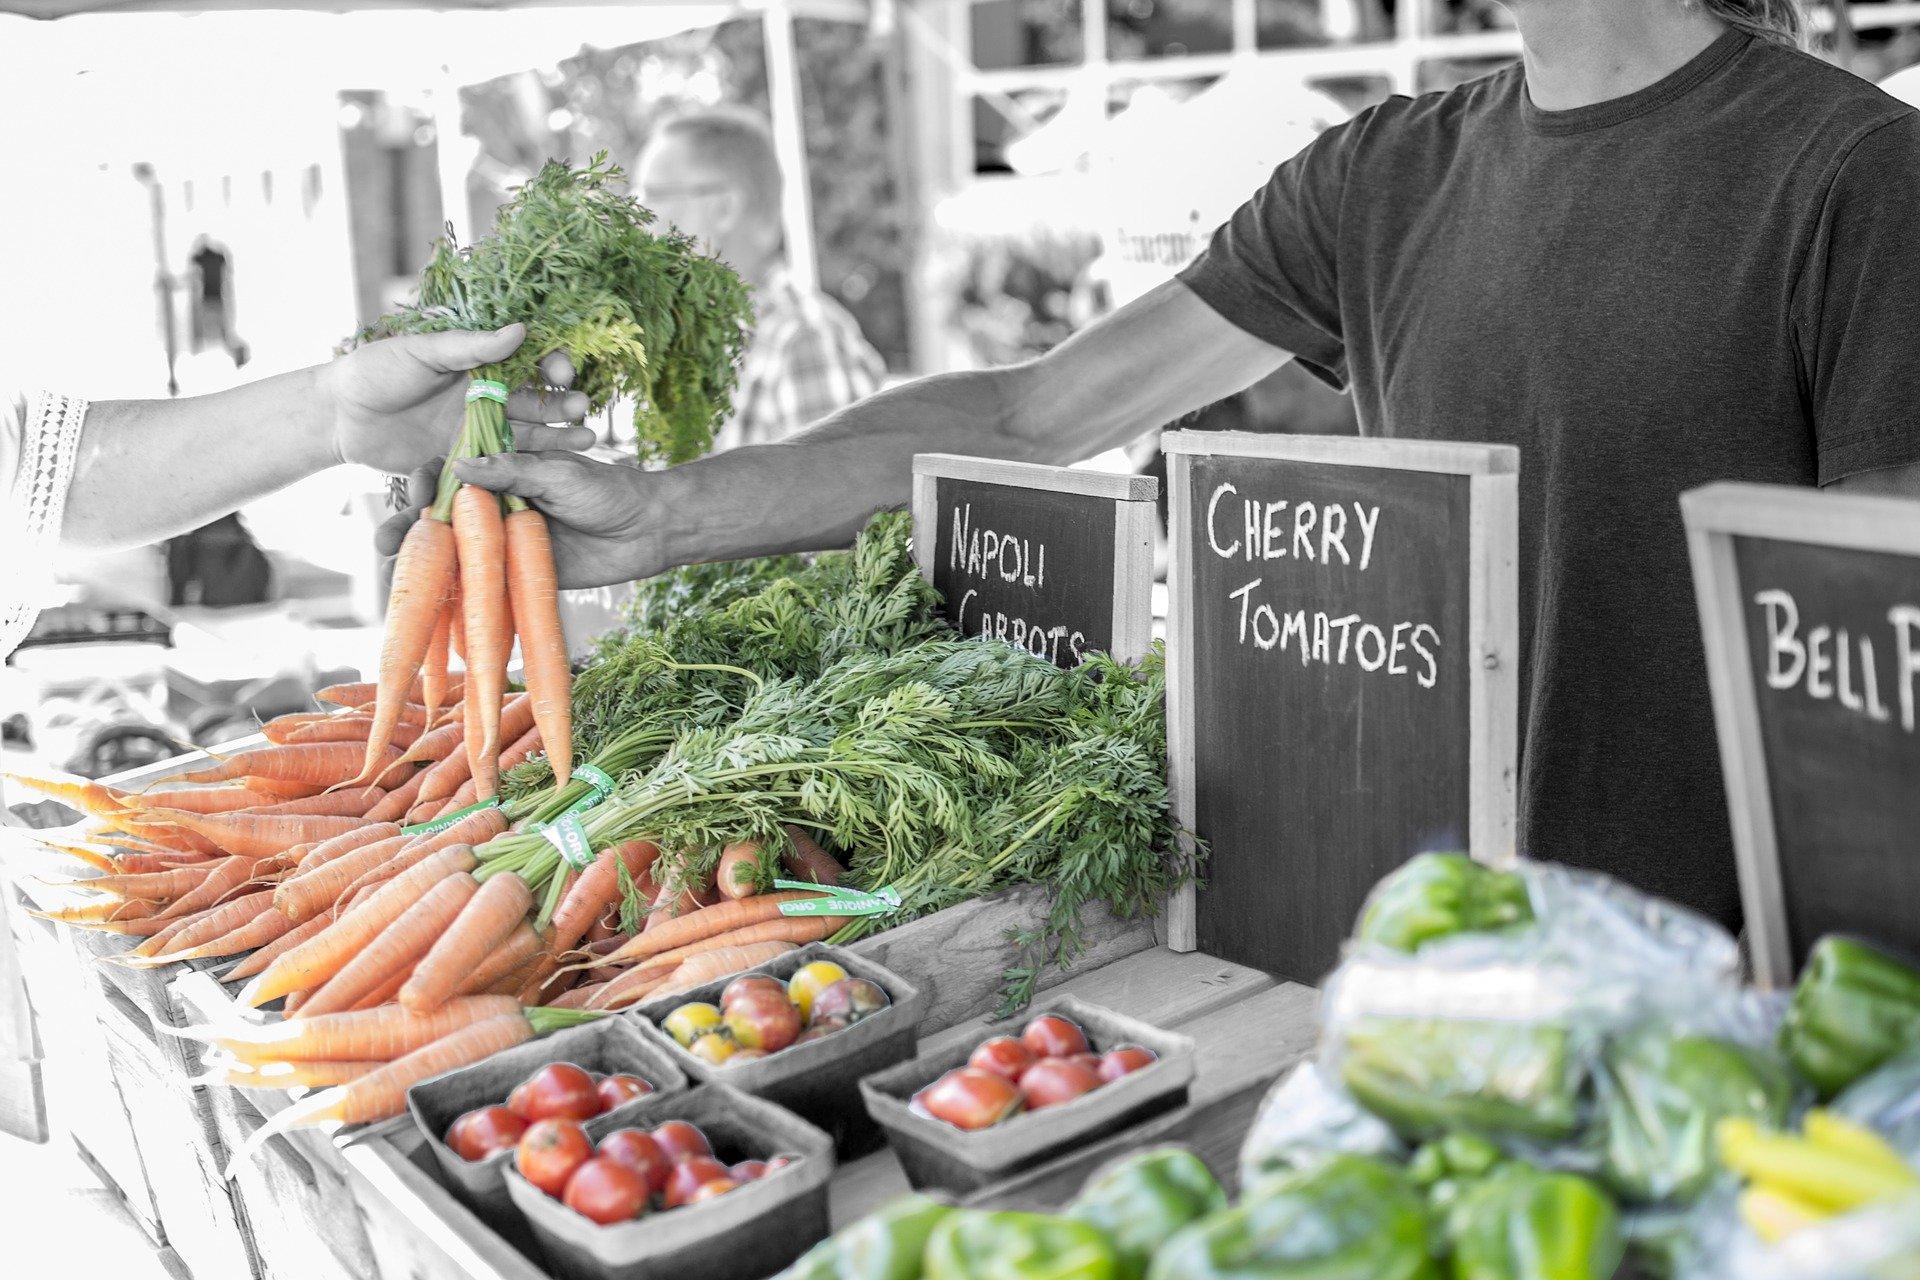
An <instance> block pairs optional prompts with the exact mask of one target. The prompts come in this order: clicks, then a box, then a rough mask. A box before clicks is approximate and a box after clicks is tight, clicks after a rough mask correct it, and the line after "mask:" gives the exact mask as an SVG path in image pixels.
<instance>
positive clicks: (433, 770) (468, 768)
mask: <svg viewBox="0 0 1920 1280" xmlns="http://www.w3.org/2000/svg"><path fill="white" fill-rule="evenodd" d="M469 705H471V703H470V702H469V701H462V702H461V704H460V708H461V712H462V714H463V715H464V714H466V708H467V707H468V706H469ZM460 743H461V746H459V747H455V748H453V749H452V750H449V751H448V752H447V754H446V755H445V756H443V757H441V759H440V762H439V763H438V764H434V765H431V766H429V767H428V769H427V776H426V778H425V779H424V780H423V781H422V782H421V783H420V790H419V791H418V792H416V793H415V797H414V804H415V806H416V807H417V806H419V805H424V804H426V803H428V802H429V801H440V800H445V799H446V798H447V797H448V796H450V795H452V794H453V793H454V792H456V791H458V790H459V789H460V784H461V783H463V782H465V781H466V780H467V779H468V778H470V777H472V776H473V761H472V760H471V759H469V758H468V756H467V753H466V751H465V750H464V745H465V743H466V726H465V724H462V725H461V737H460Z"/></svg>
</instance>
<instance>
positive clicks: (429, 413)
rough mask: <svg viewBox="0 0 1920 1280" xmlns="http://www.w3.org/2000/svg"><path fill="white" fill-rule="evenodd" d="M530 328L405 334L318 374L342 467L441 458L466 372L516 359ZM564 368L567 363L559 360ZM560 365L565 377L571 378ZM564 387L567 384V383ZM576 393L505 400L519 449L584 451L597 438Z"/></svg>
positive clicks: (456, 418)
mask: <svg viewBox="0 0 1920 1280" xmlns="http://www.w3.org/2000/svg"><path fill="white" fill-rule="evenodd" d="M525 337H526V329H525V328H524V327H523V326H521V325H517V324H510V325H508V326H507V327H506V328H504V329H499V330H496V331H494V332H492V333H475V332H462V331H450V332H447V333H421V334H407V335H403V336H401V337H397V338H385V339H382V340H381V341H379V342H370V343H367V344H366V345H365V346H362V347H358V348H356V349H354V350H353V351H351V352H349V353H348V354H347V355H344V356H342V357H340V358H339V359H338V360H335V361H334V362H333V363H332V364H329V365H325V366H323V367H322V368H321V370H320V377H321V380H322V385H323V387H324V389H325V391H326V393H327V394H328V395H329V397H330V398H331V400H332V403H333V418H334V424H333V432H334V438H333V447H334V453H335V454H336V456H338V457H339V459H340V460H341V461H342V462H360V463H364V464H366V465H367V466H370V467H374V468H377V469H378V470H381V471H388V472H393V473H395V474H404V473H406V472H409V471H411V470H413V469H414V468H415V467H418V466H420V465H421V464H423V463H424V462H426V461H427V459H429V458H432V457H435V456H436V455H439V454H444V453H445V452H446V451H447V448H448V446H450V445H451V444H452V443H453V440H454V437H455V436H456V435H458V434H459V431H460V419H461V415H462V414H463V412H464V411H465V405H466V394H467V383H468V381H469V377H468V374H469V371H470V370H473V369H475V368H478V367H479V366H480V365H483V364H487V363H489V362H491V361H495V360H503V359H505V358H506V357H507V356H509V355H511V354H513V352H514V350H515V349H516V348H518V347H519V345H520V343H521V342H522V340H524V339H525ZM562 364H564V362H562ZM566 372H567V371H566V370H565V369H564V368H563V370H562V373H563V377H564V376H565V374H566ZM563 385H564V383H563ZM586 412H587V400H586V397H585V396H583V395H581V394H580V393H578V392H548V391H540V392H535V391H525V390H522V391H516V392H515V393H514V394H513V396H512V397H511V398H510V399H509V400H508V401H507V417H508V418H509V419H510V420H511V421H512V422H513V430H514V440H515V443H517V444H518V445H519V447H520V448H522V449H585V448H587V447H588V446H590V445H591V444H592V443H593V433H592V432H591V431H589V430H588V429H587V428H585V427H583V426H577V425H576V426H560V427H554V426H547V425H543V424H547V423H578V422H579V421H580V419H581V418H584V417H585V416H586Z"/></svg>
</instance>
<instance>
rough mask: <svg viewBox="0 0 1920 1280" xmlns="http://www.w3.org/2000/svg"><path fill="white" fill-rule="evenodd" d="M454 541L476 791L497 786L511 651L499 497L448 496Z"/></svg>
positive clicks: (483, 793) (470, 488) (463, 491)
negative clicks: (503, 694)
mask: <svg viewBox="0 0 1920 1280" xmlns="http://www.w3.org/2000/svg"><path fill="white" fill-rule="evenodd" d="M453 531H454V540H455V543H456V545H457V546H458V548H459V553H460V610H461V614H462V618H463V620H464V621H465V623H466V640H467V684H468V690H467V696H466V705H467V707H469V708H471V710H472V713H473V716H474V724H473V726H472V731H471V732H469V733H468V735H467V759H468V762H469V768H470V770H471V772H472V775H473V780H474V785H475V794H476V795H478V796H479V797H480V798H482V799H485V798H487V797H489V796H491V795H493V794H494V793H495V792H497V791H498V790H499V767H500V747H501V745H502V744H501V742H500V695H501V692H502V690H503V689H504V688H505V687H506V679H507V659H508V657H509V656H511V653H512V650H513V615H512V612H511V609H510V606H509V604H508V600H507V582H506V562H507V545H506V542H507V540H506V531H505V529H504V527H503V526H502V524H501V517H500V499H499V497H498V496H497V495H495V494H494V493H492V492H490V491H488V490H486V489H481V488H477V487H475V486H474V485H462V486H460V491H459V492H458V493H456V494H455V495H454V497H453Z"/></svg>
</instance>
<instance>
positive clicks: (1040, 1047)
mask: <svg viewBox="0 0 1920 1280" xmlns="http://www.w3.org/2000/svg"><path fill="white" fill-rule="evenodd" d="M1020 1041H1021V1043H1022V1044H1025V1045H1026V1046H1027V1048H1029V1049H1031V1050H1033V1056H1034V1057H1036V1058H1070V1057H1072V1056H1073V1055H1074V1054H1076V1053H1085V1052H1086V1051H1087V1033H1086V1032H1084V1031H1082V1030H1081V1029H1080V1028H1079V1027H1077V1026H1075V1025H1074V1024H1073V1023H1071V1022H1069V1021H1067V1020H1066V1019H1065V1018H1063V1017H1061V1016H1060V1015H1059V1014H1057V1013H1043V1014H1041V1015H1040V1016H1039V1017H1037V1018H1035V1019H1034V1020H1033V1021H1032V1022H1029V1023H1028V1024H1027V1029H1026V1030H1025V1031H1022V1032H1021V1033H1020Z"/></svg>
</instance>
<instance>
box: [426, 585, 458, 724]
mask: <svg viewBox="0 0 1920 1280" xmlns="http://www.w3.org/2000/svg"><path fill="white" fill-rule="evenodd" d="M455 558H456V559H458V556H457V554H456V556H455ZM458 590H459V575H458V574H457V573H456V574H455V575H454V581H453V582H451V583H449V584H448V592H447V599H446V600H445V601H444V602H443V603H442V604H441V606H440V612H439V613H437V614H435V615H434V619H433V634H432V635H431V636H430V637H428V639H427V656H426V660H425V663H424V665H423V666H422V667H421V670H420V700H421V701H422V702H424V703H425V704H426V706H427V719H428V720H429V721H431V720H432V719H433V717H434V714H435V713H436V712H438V711H439V710H440V708H442V707H444V706H446V705H447V643H448V637H449V636H450V634H451V633H452V629H453V614H452V611H453V610H454V609H455V608H457V607H458V606H457V605H456V604H455V603H454V597H455V595H456V594H457V593H458Z"/></svg>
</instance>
